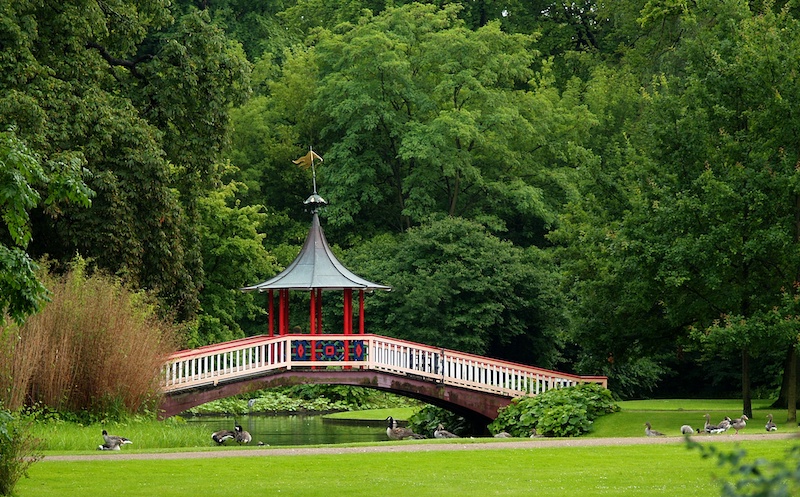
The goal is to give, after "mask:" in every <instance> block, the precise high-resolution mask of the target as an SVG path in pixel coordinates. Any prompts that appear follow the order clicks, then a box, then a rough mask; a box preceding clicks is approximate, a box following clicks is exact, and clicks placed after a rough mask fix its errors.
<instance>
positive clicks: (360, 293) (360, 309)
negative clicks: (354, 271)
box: [358, 290, 364, 335]
mask: <svg viewBox="0 0 800 497" xmlns="http://www.w3.org/2000/svg"><path fill="white" fill-rule="evenodd" d="M358 332H359V333H361V334H362V335H363V334H364V290H359V291H358Z"/></svg>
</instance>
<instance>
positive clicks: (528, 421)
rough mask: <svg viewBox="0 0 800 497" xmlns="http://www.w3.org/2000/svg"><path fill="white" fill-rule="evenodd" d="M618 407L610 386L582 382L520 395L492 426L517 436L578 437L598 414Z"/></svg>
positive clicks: (588, 427)
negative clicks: (535, 394)
mask: <svg viewBox="0 0 800 497" xmlns="http://www.w3.org/2000/svg"><path fill="white" fill-rule="evenodd" d="M618 410H619V406H618V405H617V404H615V403H614V399H613V398H612V396H611V392H610V391H609V390H607V389H606V388H604V387H602V386H600V385H598V384H596V383H583V384H580V385H576V386H572V387H566V388H556V389H552V390H548V391H546V392H544V393H541V394H539V395H537V396H535V397H518V398H516V399H514V400H513V401H511V404H509V405H508V406H506V407H504V408H503V409H501V410H500V413H499V415H498V416H497V418H496V419H495V420H494V421H493V422H492V423H491V424H490V425H489V429H490V430H491V431H492V432H493V433H499V432H501V431H505V432H507V433H509V434H511V435H512V436H515V437H528V436H530V435H531V434H534V433H535V434H537V435H542V436H545V437H577V436H579V435H583V434H584V433H587V432H589V431H590V430H591V428H592V422H593V421H594V420H595V419H597V418H598V417H600V416H602V415H604V414H609V413H612V412H616V411H618ZM534 430H535V431H534Z"/></svg>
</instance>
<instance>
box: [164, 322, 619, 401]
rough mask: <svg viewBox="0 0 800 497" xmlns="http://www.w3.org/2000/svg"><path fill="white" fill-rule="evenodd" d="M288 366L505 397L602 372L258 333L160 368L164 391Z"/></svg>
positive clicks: (377, 340) (340, 338) (372, 339)
mask: <svg viewBox="0 0 800 497" xmlns="http://www.w3.org/2000/svg"><path fill="white" fill-rule="evenodd" d="M293 368H315V369H329V370H330V369H335V370H342V371H344V372H346V371H361V372H363V371H365V370H367V371H378V372H383V373H390V374H394V375H399V376H405V377H408V378H413V379H414V380H423V381H429V382H434V383H437V384H442V385H447V386H453V387H459V388H465V389H468V390H471V391H476V392H483V393H487V394H494V395H500V396H504V397H508V398H514V397H519V396H523V395H536V394H539V393H542V392H544V391H547V390H549V389H552V388H561V387H566V386H571V385H575V384H578V383H586V382H592V383H600V384H602V385H603V386H604V387H606V386H607V379H606V377H604V376H577V375H571V374H566V373H559V372H556V371H550V370H547V369H542V368H536V367H533V366H525V365H522V364H515V363H511V362H507V361H500V360H496V359H489V358H486V357H481V356H477V355H473V354H466V353H463V352H457V351H454V350H447V349H442V348H438V347H431V346H428V345H422V344H418V343H413V342H409V341H405V340H400V339H397V338H389V337H383V336H379V335H328V334H326V335H283V336H276V337H267V336H256V337H249V338H243V339H240V340H234V341H231V342H224V343H220V344H215V345H209V346H206V347H200V348H198V349H192V350H183V351H180V352H176V353H174V354H172V355H171V356H170V357H169V358H168V359H167V361H166V362H165V364H164V366H163V368H162V389H163V392H164V393H166V394H167V395H173V394H177V393H180V392H186V391H190V390H193V389H198V388H204V387H205V388H207V387H209V386H216V385H219V384H220V383H230V382H236V381H242V380H245V379H247V378H253V377H256V376H263V375H266V374H270V372H275V371H281V370H284V371H285V370H292V369H293Z"/></svg>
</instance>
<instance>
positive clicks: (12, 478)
mask: <svg viewBox="0 0 800 497" xmlns="http://www.w3.org/2000/svg"><path fill="white" fill-rule="evenodd" d="M30 427H31V422H30V421H28V420H26V419H25V418H23V417H22V416H14V415H13V414H12V413H11V412H10V411H7V410H5V409H1V408H0V495H11V492H13V490H14V487H15V486H16V485H17V482H18V481H19V479H20V478H22V477H23V476H25V477H27V476H28V468H29V467H30V466H31V465H32V464H33V463H35V462H36V461H38V460H40V459H41V458H42V455H41V454H40V453H39V452H38V450H39V446H40V443H41V442H40V441H39V440H38V439H36V438H34V437H33V436H32V435H31V433H30Z"/></svg>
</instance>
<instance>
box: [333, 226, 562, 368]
mask: <svg viewBox="0 0 800 497" xmlns="http://www.w3.org/2000/svg"><path fill="white" fill-rule="evenodd" d="M347 257H348V259H347V260H348V263H349V264H350V265H351V267H353V268H358V269H357V270H358V271H359V274H363V275H365V276H367V277H369V278H370V279H372V280H374V281H380V282H381V283H383V284H387V285H390V286H391V287H392V291H391V292H381V293H377V294H375V295H373V296H370V297H369V298H368V299H367V300H366V314H367V316H368V321H369V326H370V329H374V330H376V332H378V333H381V334H386V335H389V336H396V337H400V338H405V339H408V340H413V341H418V342H421V343H427V344H431V345H438V346H441V347H447V348H452V349H455V350H461V351H464V352H471V353H475V354H484V355H491V356H494V357H503V358H505V359H510V360H516V361H521V362H525V363H529V364H537V365H539V366H542V367H553V366H554V365H555V364H556V363H557V362H558V360H559V358H560V347H561V345H562V338H563V336H562V335H561V330H562V329H563V326H564V324H565V323H564V322H563V312H562V311H563V309H562V305H563V300H562V298H561V295H560V293H559V292H558V274H557V271H556V270H555V267H554V265H553V263H552V261H550V260H548V257H547V256H546V254H544V253H543V252H542V251H540V250H539V249H536V248H529V249H523V248H520V247H515V246H514V245H513V244H512V243H510V242H508V241H503V240H501V239H499V238H497V237H495V236H493V235H492V234H490V233H489V232H488V231H487V230H486V228H485V227H483V226H481V225H480V224H478V223H476V222H474V221H469V220H466V219H463V218H457V217H449V216H438V217H435V218H432V219H429V220H426V222H424V223H423V224H421V225H420V226H417V227H415V228H412V229H410V230H409V231H408V232H407V233H404V234H402V235H388V234H387V235H382V236H378V237H376V238H375V239H373V240H370V241H369V242H368V243H366V244H364V245H363V246H361V247H358V248H354V249H352V250H351V251H349V253H348V255H347Z"/></svg>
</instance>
